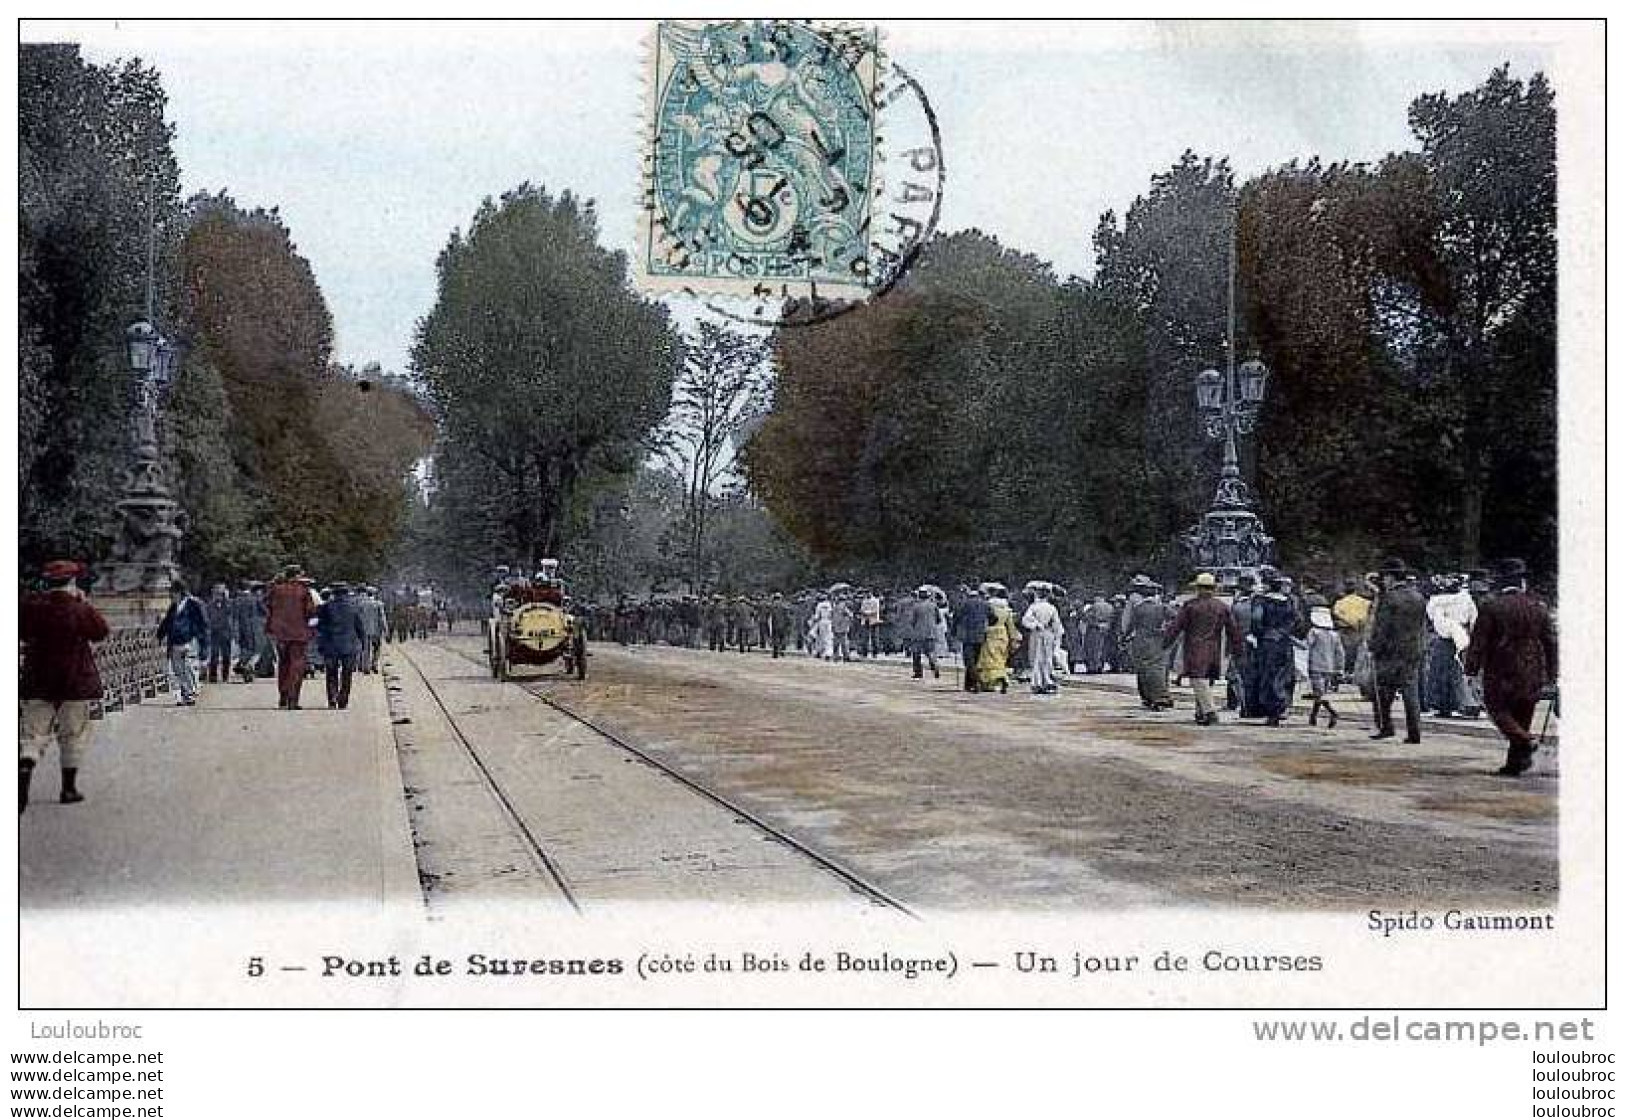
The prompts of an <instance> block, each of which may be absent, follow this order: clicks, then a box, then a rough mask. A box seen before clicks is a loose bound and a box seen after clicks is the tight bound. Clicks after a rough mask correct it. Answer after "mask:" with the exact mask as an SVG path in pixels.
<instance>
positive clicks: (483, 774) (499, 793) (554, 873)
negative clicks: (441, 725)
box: [402, 656, 581, 914]
mask: <svg viewBox="0 0 1625 1120" xmlns="http://www.w3.org/2000/svg"><path fill="white" fill-rule="evenodd" d="M402 660H403V661H405V662H406V663H407V664H408V665H411V666H412V671H413V672H414V673H416V674H417V676H418V679H419V680H421V681H422V682H423V687H424V690H425V691H427V692H428V694H429V696H430V698H431V699H433V700H434V703H435V706H436V707H437V708H438V709H439V710H440V714H441V717H442V718H443V719H444V720H445V722H446V726H447V728H449V729H450V731H451V733H452V736H453V738H455V739H456V741H457V744H458V745H459V746H460V747H462V749H463V753H464V754H465V755H466V756H467V758H468V760H469V762H470V763H472V764H473V766H474V769H475V770H476V771H478V772H479V775H480V778H481V780H482V782H483V783H484V785H485V789H486V792H487V793H489V794H490V795H491V797H492V798H493V799H494V800H495V801H496V803H497V805H498V806H499V807H500V808H501V811H502V814H503V816H504V817H505V818H506V820H507V822H508V825H509V827H510V828H511V829H512V830H513V831H514V832H515V833H516V834H517V835H518V836H519V837H520V839H521V840H522V842H523V844H524V846H525V849H526V851H527V852H528V853H529V854H530V856H531V858H532V859H534V860H535V862H536V865H537V868H538V870H540V871H542V872H543V873H544V874H545V875H546V876H547V877H548V878H549V879H551V880H552V882H553V884H554V885H555V886H556V887H557V888H558V890H559V893H560V894H561V895H562V896H563V897H564V900H565V901H566V902H568V903H569V904H570V908H571V909H572V910H574V911H575V912H576V913H577V914H579V913H581V903H580V901H579V900H578V899H577V898H576V894H575V891H574V890H572V889H571V887H570V883H569V881H568V880H567V879H566V878H565V877H564V872H563V871H561V870H560V869H559V866H558V864H557V863H555V862H554V860H553V858H552V856H550V855H548V852H547V849H546V848H545V847H543V846H542V842H541V841H540V840H539V839H538V838H537V836H536V834H535V832H533V831H532V830H531V828H530V825H529V824H527V823H526V822H525V817H524V814H523V813H521V812H520V811H519V808H518V807H517V806H516V805H515V804H514V803H513V800H512V799H511V798H510V797H509V796H508V793H507V791H506V790H504V789H503V786H502V782H500V781H499V780H498V779H497V776H496V775H495V774H494V773H492V771H491V767H490V766H489V765H487V763H486V761H485V759H484V758H483V757H482V756H481V755H480V752H479V749H478V748H477V747H475V746H474V743H473V741H472V740H470V739H469V737H468V736H467V735H466V734H465V733H464V732H463V729H462V727H461V726H460V725H459V723H458V720H457V717H456V716H455V715H453V714H452V711H451V708H450V707H449V706H448V705H447V704H446V701H445V699H444V698H443V697H442V696H441V695H440V690H439V689H437V688H436V687H435V686H434V681H433V680H431V679H430V678H429V674H427V673H425V672H424V671H423V669H422V667H420V666H419V665H418V664H417V662H415V661H413V660H412V658H411V657H410V656H404V657H403V658H402Z"/></svg>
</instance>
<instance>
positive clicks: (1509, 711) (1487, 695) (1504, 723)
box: [1462, 560, 1557, 778]
mask: <svg viewBox="0 0 1625 1120" xmlns="http://www.w3.org/2000/svg"><path fill="white" fill-rule="evenodd" d="M1494 574H1495V576H1496V578H1495V580H1494V582H1493V586H1494V587H1497V588H1499V592H1498V593H1497V594H1495V595H1492V596H1489V597H1488V598H1486V599H1485V600H1484V601H1483V602H1482V603H1480V604H1479V607H1478V621H1477V622H1475V623H1474V624H1473V635H1472V639H1471V640H1470V641H1469V642H1468V644H1467V650H1466V652H1465V653H1464V654H1463V656H1462V667H1463V668H1464V669H1465V670H1466V672H1467V673H1468V675H1469V676H1471V675H1474V674H1477V673H1483V675H1484V707H1485V708H1486V709H1487V710H1488V711H1489V713H1490V719H1492V720H1493V721H1495V726H1496V729H1497V730H1499V731H1500V732H1501V734H1503V735H1505V736H1506V739H1507V758H1506V764H1505V765H1503V766H1502V767H1501V768H1500V769H1499V770H1497V771H1496V773H1497V774H1500V775H1502V776H1504V777H1509V778H1515V777H1517V776H1518V775H1519V774H1522V773H1523V772H1524V771H1526V770H1528V769H1529V767H1531V766H1533V765H1534V760H1535V740H1534V736H1532V735H1531V734H1530V731H1529V728H1530V724H1531V723H1532V722H1533V721H1534V717H1535V702H1536V701H1537V700H1539V699H1540V694H1541V692H1542V691H1544V690H1545V688H1546V686H1547V684H1555V683H1556V682H1557V631H1556V628H1555V627H1553V625H1552V614H1551V611H1549V610H1547V609H1546V604H1545V603H1543V602H1541V601H1540V600H1539V599H1537V598H1535V597H1534V596H1533V595H1531V594H1529V592H1528V590H1527V589H1526V588H1525V584H1524V579H1525V576H1526V574H1527V573H1526V569H1525V567H1524V563H1523V561H1522V560H1504V561H1502V562H1501V563H1500V565H1498V566H1497V568H1496V571H1495V573H1494Z"/></svg>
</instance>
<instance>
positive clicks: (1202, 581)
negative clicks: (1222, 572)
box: [1191, 572, 1219, 587]
mask: <svg viewBox="0 0 1625 1120" xmlns="http://www.w3.org/2000/svg"><path fill="white" fill-rule="evenodd" d="M1191 583H1192V584H1193V585H1194V586H1196V587H1217V586H1219V581H1218V580H1217V579H1215V578H1214V577H1213V573H1212V572H1202V573H1201V574H1200V575H1198V576H1197V577H1196V578H1195V579H1193V580H1191Z"/></svg>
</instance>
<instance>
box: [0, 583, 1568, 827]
mask: <svg viewBox="0 0 1625 1120" xmlns="http://www.w3.org/2000/svg"><path fill="white" fill-rule="evenodd" d="M88 581H89V574H88V572H87V570H86V568H85V566H84V565H82V564H79V563H77V562H74V561H62V560H59V561H53V562H52V563H50V564H47V565H45V567H44V569H43V570H42V571H41V572H40V576H39V581H38V587H37V589H36V590H35V591H33V592H32V593H30V594H28V595H26V596H25V597H24V599H23V603H22V609H21V613H20V628H21V639H22V643H23V668H22V677H21V699H22V705H21V729H20V736H19V744H20V745H19V781H18V785H19V798H20V803H21V807H23V808H26V806H27V804H28V796H29V789H30V782H31V778H32V775H33V772H34V769H35V767H36V766H37V764H38V763H39V761H40V759H41V758H42V757H43V756H44V753H45V751H46V749H47V748H48V747H49V745H50V744H51V743H52V742H53V741H54V742H55V743H56V744H57V746H58V752H59V759H60V765H61V768H62V785H61V794H60V796H61V800H62V801H63V803H65V804H72V803H75V802H78V801H80V800H83V794H82V793H81V792H80V790H79V788H78V772H79V767H80V765H81V762H82V760H83V757H84V754H85V750H86V747H87V745H88V743H89V739H90V735H91V723H90V705H91V704H92V703H93V702H95V701H96V700H98V699H99V698H100V697H101V694H102V683H101V680H100V676H99V674H98V670H97V666H96V661H95V655H94V646H95V644H96V643H98V642H100V641H103V640H105V639H106V638H107V636H108V633H109V630H108V626H107V622H106V620H105V619H104V618H103V617H102V615H101V614H100V612H98V611H97V610H96V608H95V606H94V605H93V604H92V603H91V602H90V600H89V598H88V597H87V595H86V591H85V588H86V585H87V583H88ZM1222 590H1224V591H1225V592H1226V593H1225V594H1221V593H1220V592H1221V588H1220V586H1219V583H1218V580H1217V579H1216V578H1215V577H1214V576H1213V575H1212V574H1211V573H1207V572H1202V573H1198V574H1196V575H1195V577H1194V578H1193V579H1192V580H1191V581H1190V582H1189V584H1188V585H1187V586H1185V587H1184V588H1181V589H1179V590H1178V591H1177V592H1176V593H1175V594H1172V595H1170V594H1169V593H1168V591H1167V589H1166V588H1164V587H1163V586H1162V585H1160V584H1159V583H1157V582H1156V581H1155V580H1152V579H1150V578H1149V577H1147V576H1145V575H1136V576H1135V577H1133V578H1132V579H1131V580H1129V581H1128V583H1127V589H1126V590H1125V591H1123V592H1122V593H1120V594H1116V595H1112V596H1109V597H1108V596H1107V595H1106V594H1104V593H1099V594H1094V593H1091V594H1085V595H1081V596H1078V597H1076V598H1074V597H1072V596H1069V595H1068V593H1067V592H1066V590H1065V589H1064V588H1061V587H1058V586H1056V585H1055V584H1052V583H1048V582H1044V581H1031V582H1029V583H1027V584H1026V585H1025V586H1024V587H1023V588H1022V590H1021V592H1020V593H1019V595H1014V596H1013V595H1011V593H1010V592H1009V590H1008V588H1007V587H1006V586H1005V585H1004V584H1001V583H997V582H983V583H978V584H975V585H962V586H960V587H959V588H958V589H957V590H956V591H955V592H954V593H953V594H949V593H948V592H945V591H944V590H943V589H941V588H940V587H936V586H934V585H930V584H927V585H922V586H920V587H918V588H915V589H913V590H912V591H910V592H898V591H891V592H882V591H879V590H874V589H868V588H859V587H853V586H851V585H849V584H836V585H834V586H833V587H830V588H828V589H814V590H806V591H802V592H799V593H796V594H793V595H788V596H787V595H785V594H783V593H779V592H775V593H772V594H769V595H755V596H743V595H741V596H733V597H724V596H721V595H711V596H707V597H700V596H692V595H690V596H681V597H666V598H657V599H648V600H642V601H633V600H631V599H625V598H623V599H622V600H621V601H619V602H618V603H616V604H615V605H614V606H613V607H608V608H601V607H600V608H595V607H593V606H591V605H589V604H579V605H575V606H573V607H572V609H574V610H575V611H576V612H577V613H578V614H579V615H581V617H582V618H583V619H584V621H585V622H586V624H587V626H588V628H589V632H590V633H591V636H592V637H593V638H594V639H595V640H604V639H610V640H614V641H617V642H620V643H622V644H624V645H637V644H645V643H665V644H669V645H673V646H678V647H686V648H700V647H702V646H703V647H705V648H707V649H709V650H712V651H729V650H733V651H738V652H740V653H749V652H751V651H753V650H756V649H761V650H763V651H765V652H767V653H769V654H770V655H771V656H773V657H782V656H784V655H785V654H786V652H787V651H790V650H792V649H794V650H798V651H800V652H802V653H804V654H806V655H807V656H809V657H813V658H817V659H819V660H822V661H829V662H851V661H854V660H865V659H874V658H881V657H886V656H888V655H897V654H905V655H907V658H908V664H909V665H910V667H911V669H912V673H913V676H914V677H915V678H916V679H920V678H923V676H924V674H925V672H926V670H928V669H929V671H930V672H931V674H932V676H933V677H934V678H936V677H940V676H941V673H942V663H943V662H944V661H946V660H949V659H957V660H958V662H959V665H960V667H961V670H962V673H963V687H964V689H965V690H966V691H970V692H994V691H996V692H999V693H1007V692H1008V691H1009V689H1010V685H1011V683H1012V682H1013V681H1027V682H1029V683H1030V686H1031V690H1032V692H1033V693H1034V694H1035V695H1037V696H1048V695H1053V694H1054V693H1055V692H1057V690H1058V685H1057V676H1058V674H1063V673H1064V674H1085V675H1087V674H1102V673H1108V672H1119V673H1126V672H1132V673H1133V674H1134V677H1135V681H1136V686H1137V690H1138V693H1139V700H1140V703H1141V704H1142V705H1143V706H1144V707H1145V708H1147V709H1151V710H1168V709H1171V708H1173V707H1174V701H1173V697H1172V694H1171V692H1170V689H1169V681H1170V678H1172V679H1173V680H1174V681H1175V682H1176V683H1179V682H1188V683H1189V684H1190V687H1191V691H1192V694H1193V699H1194V708H1195V711H1194V717H1195V721H1196V723H1197V724H1199V725H1202V726H1211V725H1213V724H1216V723H1218V722H1219V718H1220V717H1219V712H1220V710H1221V704H1220V701H1219V699H1218V698H1217V697H1216V696H1215V695H1214V688H1215V686H1216V685H1217V684H1218V683H1219V682H1220V681H1223V682H1224V683H1225V690H1224V697H1223V705H1222V706H1223V708H1224V709H1226V710H1230V711H1233V712H1236V713H1238V716H1239V718H1243V719H1261V720H1262V721H1263V722H1264V725H1265V726H1269V727H1277V726H1280V725H1281V724H1282V723H1283V722H1284V721H1285V720H1286V719H1287V717H1288V713H1289V710H1290V709H1291V706H1292V703H1293V700H1294V698H1295V696H1296V695H1297V693H1298V690H1299V688H1300V686H1306V687H1307V697H1308V699H1309V700H1310V706H1309V711H1308V721H1309V723H1311V724H1317V723H1318V722H1319V720H1320V717H1321V716H1322V714H1324V715H1325V718H1326V726H1327V727H1328V728H1330V727H1335V726H1336V724H1337V721H1338V719H1339V712H1338V707H1337V704H1338V703H1339V702H1340V701H1338V699H1337V697H1338V694H1339V692H1340V689H1341V688H1342V687H1343V685H1344V684H1345V683H1348V684H1352V685H1353V686H1355V687H1356V688H1357V690H1358V692H1359V694H1360V696H1361V697H1362V699H1363V700H1364V701H1367V702H1369V703H1370V704H1371V708H1372V712H1373V714H1374V717H1375V719H1374V722H1375V731H1374V733H1373V734H1372V738H1373V739H1379V740H1380V739H1389V738H1394V737H1396V736H1397V734H1398V732H1397V729H1396V727H1395V724H1394V714H1393V708H1394V703H1395V701H1396V700H1398V701H1399V702H1400V705H1401V710H1402V712H1403V718H1404V721H1405V741H1406V742H1407V743H1419V742H1420V741H1421V735H1422V727H1421V716H1422V714H1423V713H1424V712H1429V713H1432V714H1433V715H1434V716H1436V717H1438V718H1447V719H1448V718H1463V719H1478V718H1481V717H1482V716H1483V715H1484V714H1487V715H1488V716H1489V718H1490V719H1491V720H1492V721H1493V722H1494V724H1495V726H1496V728H1497V729H1498V730H1499V731H1500V732H1501V733H1502V735H1504V736H1505V738H1506V739H1507V744H1508V746H1507V756H1506V761H1505V763H1504V765H1503V766H1502V767H1501V769H1500V770H1499V771H1498V773H1500V774H1504V775H1509V776H1516V775H1520V774H1523V773H1525V772H1527V771H1528V770H1529V769H1530V767H1531V765H1532V762H1533V757H1534V754H1535V749H1536V745H1537V741H1538V739H1539V737H1540V735H1539V734H1538V733H1536V732H1535V731H1534V730H1533V726H1532V725H1533V716H1534V711H1535V708H1536V705H1537V703H1538V701H1539V699H1540V698H1541V697H1542V696H1548V695H1549V696H1550V697H1551V698H1552V700H1553V706H1554V707H1555V702H1556V694H1555V686H1556V681H1557V639H1556V628H1555V622H1554V618H1553V615H1552V612H1551V610H1550V608H1548V607H1547V605H1546V604H1545V603H1544V602H1542V601H1541V600H1540V599H1539V598H1537V597H1536V596H1535V595H1533V594H1531V593H1530V592H1529V590H1528V587H1527V572H1526V570H1525V567H1524V565H1523V563H1522V562H1521V561H1518V560H1507V561H1503V562H1501V563H1499V564H1497V565H1496V566H1495V567H1494V568H1493V569H1479V570H1473V571H1469V572H1464V573H1454V572H1450V573H1440V574H1436V575H1433V576H1431V577H1424V576H1423V575H1422V574H1421V573H1417V572H1413V571H1411V570H1409V569H1408V568H1407V567H1406V565H1404V564H1403V563H1401V562H1399V561H1397V560H1391V561H1388V562H1387V563H1385V564H1383V565H1382V567H1381V568H1380V569H1379V570H1378V571H1376V572H1372V573H1368V574H1366V575H1365V576H1363V577H1359V578H1354V579H1349V580H1346V581H1344V582H1343V583H1342V584H1341V586H1340V587H1338V588H1336V589H1335V590H1334V589H1332V588H1329V587H1325V586H1321V585H1319V584H1316V583H1314V582H1311V581H1305V584H1304V586H1302V587H1301V588H1300V587H1298V586H1296V585H1295V584H1294V581H1293V580H1292V579H1291V578H1290V577H1288V576H1287V575H1286V574H1284V573H1282V572H1280V571H1277V570H1275V569H1272V568H1265V569H1263V570H1261V571H1260V573H1259V575H1258V577H1257V578H1254V577H1251V576H1246V575H1244V576H1242V577H1241V578H1240V580H1239V581H1238V584H1237V586H1236V587H1235V588H1233V589H1228V588H1227V589H1222ZM474 613H475V612H472V611H459V610H457V609H456V608H455V607H454V606H453V605H452V604H450V603H448V602H446V601H445V600H443V599H440V598H439V597H437V596H436V595H435V594H434V592H433V590H432V589H429V588H414V587H404V586H403V587H400V588H396V589H392V591H391V592H390V593H387V594H386V593H381V592H380V591H379V589H378V588H377V587H374V586H371V585H356V586H351V585H350V584H348V583H345V582H343V581H332V582H329V583H327V584H325V585H324V584H318V582H317V581H316V580H314V579H312V578H311V577H309V576H307V575H306V574H305V573H304V571H303V570H302V569H301V568H300V566H299V565H297V564H290V565H287V566H286V567H285V568H283V570H282V571H281V572H280V574H279V575H278V576H277V578H276V579H274V580H272V581H270V582H269V583H265V584H262V583H259V582H255V581H247V582H244V583H242V584H241V585H239V586H238V587H237V588H235V589H232V588H230V587H228V586H226V585H225V584H216V585H214V587H213V588H212V589H211V591H210V593H209V597H208V598H207V599H206V600H205V599H200V598H198V597H197V596H195V595H193V594H192V593H191V591H190V589H189V588H188V587H187V585H186V584H185V583H182V582H179V581H177V582H176V583H174V584H173V585H172V587H171V589H170V606H169V609H168V610H167V611H166V612H165V614H164V616H163V618H162V620H161V621H160V622H159V624H158V626H157V628H156V631H155V634H154V638H155V640H156V641H158V642H159V643H161V644H162V645H163V646H164V648H165V650H166V651H167V654H168V663H169V668H170V673H171V676H172V678H173V683H174V688H175V694H176V697H177V702H178V703H179V704H180V705H182V706H191V705H194V704H196V703H197V697H198V693H199V689H200V687H201V686H202V684H203V683H204V682H208V683H222V684H224V683H227V682H231V681H234V680H235V681H238V682H241V683H244V684H252V683H253V682H255V681H258V680H260V679H265V678H270V677H275V678H276V681H277V694H278V706H279V707H280V708H282V709H285V710H299V709H300V708H301V706H302V705H301V694H302V688H303V684H304V681H305V680H306V679H307V678H309V677H312V676H314V675H315V674H317V673H318V672H319V673H321V674H322V676H323V677H324V678H325V682H326V692H327V704H328V707H329V708H333V709H343V708H346V707H348V706H349V702H350V690H351V682H352V679H353V677H354V674H356V673H363V674H368V673H376V672H377V671H378V659H379V654H380V651H381V649H382V646H383V643H384V642H386V641H406V640H409V639H412V638H422V637H426V636H427V635H428V634H429V633H430V632H432V631H434V630H437V629H440V628H441V627H442V626H444V627H447V628H450V627H452V626H454V625H455V622H456V620H457V619H458V617H459V616H462V615H472V614H474ZM199 666H201V667H202V674H201V675H200V673H199Z"/></svg>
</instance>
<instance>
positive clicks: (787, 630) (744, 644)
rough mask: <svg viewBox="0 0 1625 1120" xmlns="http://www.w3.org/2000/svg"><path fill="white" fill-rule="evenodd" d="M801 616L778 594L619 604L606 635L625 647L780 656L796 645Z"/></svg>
mask: <svg viewBox="0 0 1625 1120" xmlns="http://www.w3.org/2000/svg"><path fill="white" fill-rule="evenodd" d="M803 615H804V612H803V611H801V610H800V609H799V605H798V604H796V603H792V602H791V601H789V600H787V599H786V598H785V597H784V595H783V594H781V593H778V592H774V593H773V594H771V595H736V596H731V597H728V596H722V595H711V596H707V597H704V598H702V597H700V596H696V595H685V596H683V597H681V598H663V599H649V600H640V601H633V600H630V599H622V600H621V601H619V602H618V603H616V605H615V607H614V609H613V611H612V612H611V617H610V620H609V623H610V633H609V634H608V635H607V636H608V637H610V638H611V639H612V640H613V641H616V642H619V643H620V644H621V645H625V646H630V645H650V644H665V645H672V646H681V647H685V648H688V649H709V650H713V651H717V652H722V651H726V650H737V651H739V652H741V653H748V652H750V651H752V650H756V649H761V650H765V651H767V652H769V653H771V654H772V655H773V656H774V657H782V656H783V655H784V653H785V651H786V650H788V649H793V648H797V647H798V646H799V645H800V640H799V638H798V636H797V635H798V628H799V619H800V618H801V617H803Z"/></svg>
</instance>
